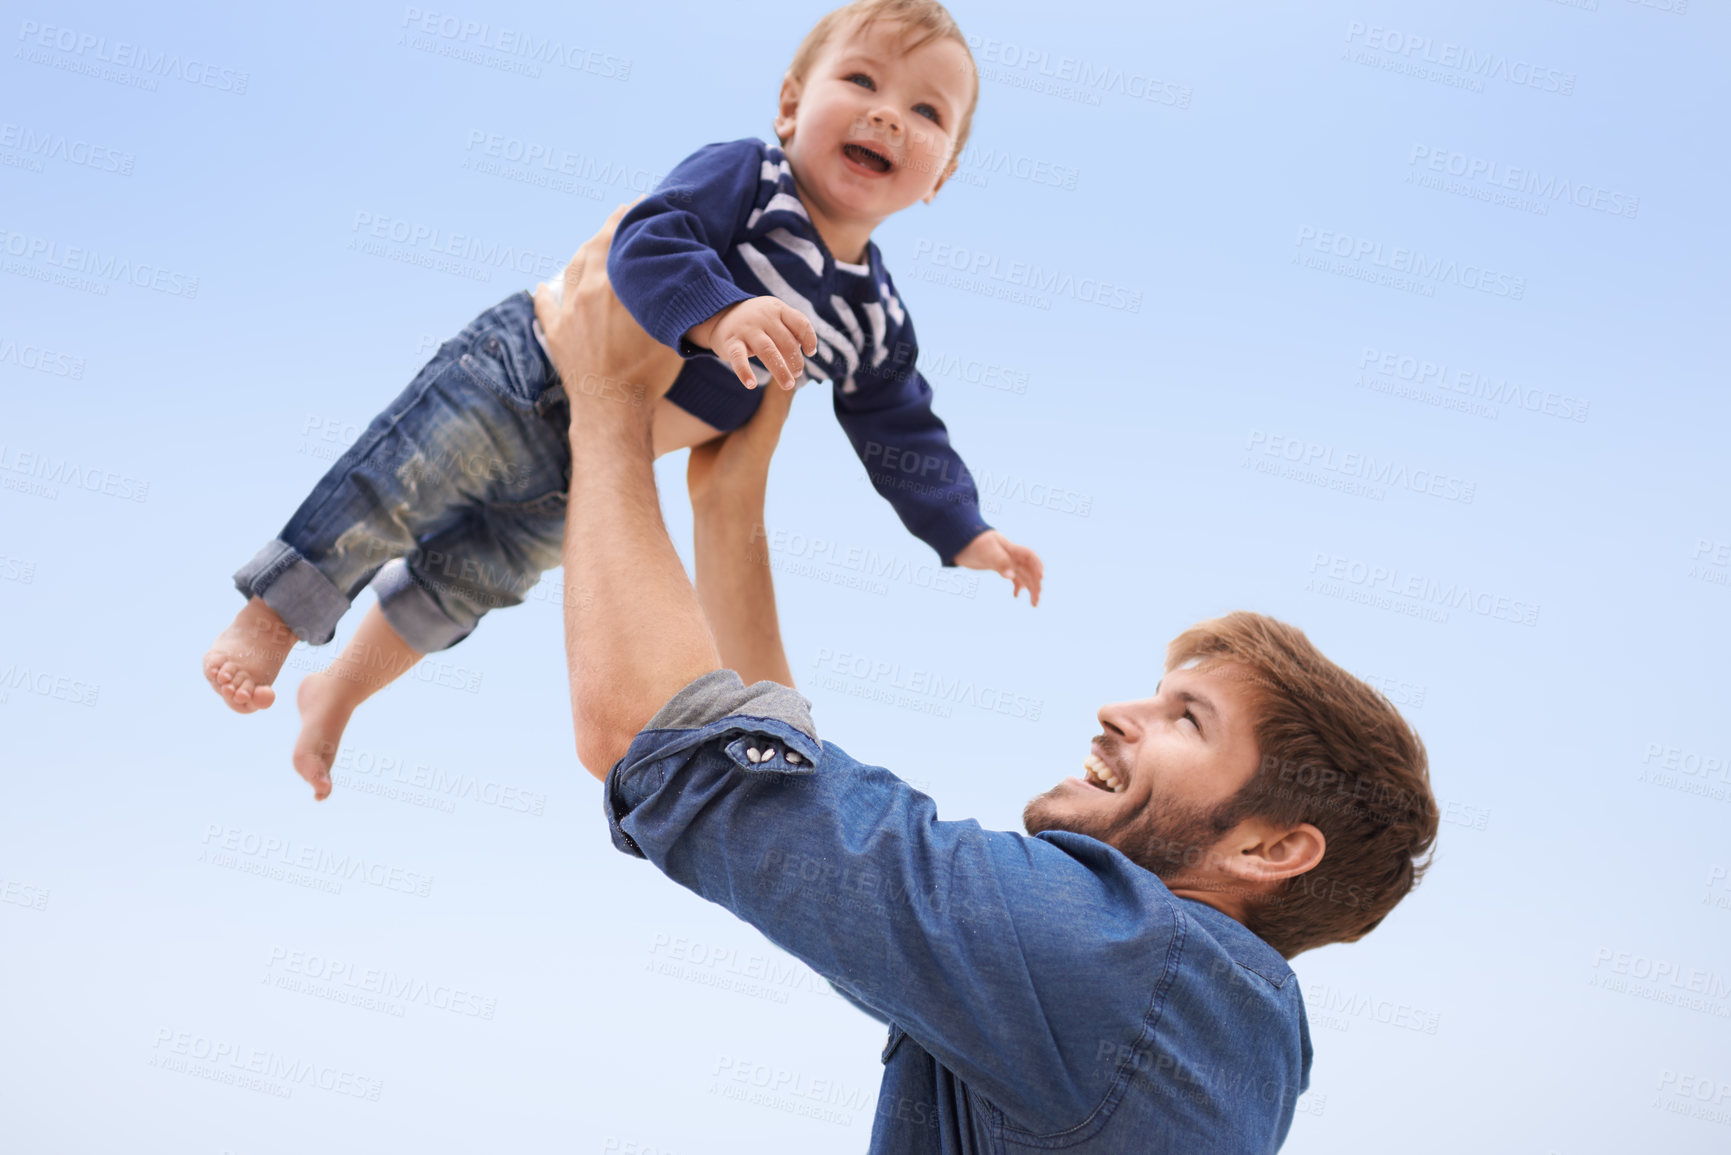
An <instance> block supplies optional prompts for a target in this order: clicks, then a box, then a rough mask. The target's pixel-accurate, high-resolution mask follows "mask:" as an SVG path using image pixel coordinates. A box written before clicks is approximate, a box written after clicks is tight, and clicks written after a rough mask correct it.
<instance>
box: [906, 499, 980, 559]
mask: <svg viewBox="0 0 1731 1155" xmlns="http://www.w3.org/2000/svg"><path fill="white" fill-rule="evenodd" d="M991 528H992V527H991V526H990V525H988V524H986V522H985V520H984V519H982V518H981V517H980V510H979V507H978V506H968V507H966V508H958V509H957V510H956V511H955V512H954V514H952V515H951V516H948V517H945V518H943V519H942V520H941V521H938V522H936V523H935V524H933V525H929V526H926V527H925V528H924V529H922V530H921V532H919V533H918V534H915V536H916V537H918V538H919V539H920V540H921V541H924V542H925V543H926V544H927V545H929V546H931V547H932V548H933V549H935V550H937V551H938V559H939V560H940V561H941V562H943V564H944V565H945V566H954V565H955V564H956V555H957V554H958V553H961V552H962V550H964V549H966V548H967V547H968V543H969V542H971V541H973V540H974V539H975V538H976V537H979V536H980V535H981V534H982V533H985V532H986V531H987V530H989V529H991Z"/></svg>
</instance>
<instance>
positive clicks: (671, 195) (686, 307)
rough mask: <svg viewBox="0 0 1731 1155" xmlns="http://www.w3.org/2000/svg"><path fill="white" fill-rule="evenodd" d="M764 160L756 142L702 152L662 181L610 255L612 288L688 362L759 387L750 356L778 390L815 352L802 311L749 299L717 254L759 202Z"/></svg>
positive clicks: (631, 215)
mask: <svg viewBox="0 0 1731 1155" xmlns="http://www.w3.org/2000/svg"><path fill="white" fill-rule="evenodd" d="M762 179H763V155H762V152H761V149H760V147H759V146H758V144H757V142H756V141H751V140H741V141H733V142H732V143H729V144H712V145H707V146H705V147H704V148H700V149H698V150H697V151H696V152H694V153H692V154H691V155H690V156H688V157H686V158H685V159H684V160H683V161H681V162H680V163H679V164H678V165H677V166H676V167H675V168H674V169H673V171H672V172H670V173H668V174H667V177H666V179H664V180H663V181H662V182H661V184H660V185H658V186H657V187H656V189H655V191H654V192H653V193H651V194H650V195H649V196H647V197H645V198H643V199H642V200H641V201H639V202H638V203H637V204H636V205H635V206H633V207H632V209H631V211H630V212H628V213H627V214H626V215H625V219H624V220H622V221H620V223H619V231H618V234H617V235H616V237H615V239H614V241H613V248H612V251H611V252H609V254H608V256H607V276H608V279H609V280H610V281H611V282H612V284H613V290H614V292H615V293H617V294H618V296H619V300H620V301H621V302H623V303H624V305H625V307H626V309H627V310H629V311H630V313H631V315H632V316H633V317H634V318H636V320H637V323H638V324H639V325H642V326H643V328H644V329H645V330H646V331H647V332H648V333H649V335H650V336H652V337H654V338H655V339H656V340H657V341H660V342H661V343H662V344H663V345H667V346H670V347H672V348H674V349H677V350H679V352H680V353H681V354H682V355H684V356H686V357H692V356H695V355H697V354H698V353H700V352H705V351H713V352H714V353H716V354H717V355H718V356H720V357H722V358H723V359H724V360H727V361H730V362H732V364H733V367H734V371H735V372H736V373H738V374H739V379H740V381H741V382H743V383H744V384H745V386H746V388H748V389H755V388H757V378H756V377H755V376H754V375H753V374H752V372H751V364H750V359H751V357H753V356H755V357H757V358H758V359H760V360H761V361H763V364H764V367H765V368H766V369H768V370H769V371H770V373H771V374H772V375H774V377H775V378H776V380H778V381H780V382H781V383H782V385H783V386H784V387H787V388H792V387H793V384H794V382H795V381H796V380H797V378H798V376H799V371H800V369H801V368H802V367H803V365H804V360H803V357H802V356H801V353H802V351H803V352H805V353H815V352H816V351H817V334H816V332H815V331H814V330H813V329H812V326H811V322H810V321H809V320H808V319H807V318H805V317H804V316H803V315H801V314H800V312H799V310H797V309H794V308H792V307H791V306H789V305H786V304H784V303H782V302H781V301H779V300H777V299H776V298H774V297H754V296H752V295H751V294H750V293H747V292H745V291H744V290H743V289H741V288H740V287H739V286H738V285H736V284H734V282H733V277H732V275H731V274H730V273H729V272H728V271H727V266H726V265H725V264H723V263H722V259H721V254H722V253H724V252H726V251H727V249H728V248H729V246H731V245H732V243H733V238H734V236H735V235H736V234H738V233H739V232H740V231H742V230H743V229H744V227H745V222H746V219H747V218H748V216H749V215H750V213H751V210H752V209H753V208H754V207H756V204H757V190H758V184H759V182H760V181H761V180H762Z"/></svg>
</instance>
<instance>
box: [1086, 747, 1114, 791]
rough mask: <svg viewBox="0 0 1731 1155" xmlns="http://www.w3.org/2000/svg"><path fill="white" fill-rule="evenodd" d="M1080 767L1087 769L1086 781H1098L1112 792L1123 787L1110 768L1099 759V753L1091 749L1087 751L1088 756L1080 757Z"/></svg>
mask: <svg viewBox="0 0 1731 1155" xmlns="http://www.w3.org/2000/svg"><path fill="white" fill-rule="evenodd" d="M1082 769H1083V770H1085V771H1087V774H1088V781H1090V782H1098V783H1100V784H1102V785H1103V786H1105V787H1106V788H1107V789H1108V790H1110V791H1112V793H1114V794H1117V793H1119V792H1121V791H1122V790H1123V789H1124V784H1123V783H1122V782H1120V781H1118V776H1117V775H1116V774H1113V773H1112V768H1111V767H1110V766H1108V765H1106V763H1104V762H1102V761H1100V757H1099V755H1097V754H1095V753H1094V752H1093V751H1089V752H1088V756H1087V757H1086V758H1084V759H1082Z"/></svg>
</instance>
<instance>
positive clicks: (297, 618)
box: [204, 293, 544, 713]
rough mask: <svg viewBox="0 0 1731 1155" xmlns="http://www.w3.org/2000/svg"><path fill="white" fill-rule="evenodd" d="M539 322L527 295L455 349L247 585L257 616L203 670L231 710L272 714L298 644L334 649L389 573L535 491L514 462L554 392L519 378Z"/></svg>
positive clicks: (294, 522) (243, 622)
mask: <svg viewBox="0 0 1731 1155" xmlns="http://www.w3.org/2000/svg"><path fill="white" fill-rule="evenodd" d="M532 316H533V304H532V303H531V302H530V301H529V298H528V295H527V294H521V293H520V294H515V295H514V296H513V297H511V298H508V299H507V300H506V301H504V302H501V303H500V304H499V305H497V306H495V307H494V308H492V309H489V310H488V311H487V312H485V313H483V314H481V315H480V316H479V317H477V318H476V319H475V321H473V322H471V323H470V325H469V326H468V327H467V328H465V329H464V330H463V332H462V333H460V334H459V335H458V336H457V337H456V338H454V339H453V340H451V341H448V342H446V343H445V345H444V346H442V347H441V348H440V349H439V351H438V353H437V354H435V355H434V357H433V359H432V360H431V361H429V362H428V363H427V365H426V367H425V368H423V369H422V370H421V372H420V373H419V374H418V375H417V376H416V377H415V380H414V381H413V382H412V383H411V384H410V385H409V387H408V388H407V389H406V390H404V391H403V393H402V394H401V395H400V396H398V397H397V399H396V400H395V401H393V402H392V403H391V404H390V406H388V407H387V408H386V410H385V411H384V412H383V413H381V414H380V415H379V416H378V417H377V418H375V419H374V420H373V422H372V424H370V425H369V426H368V427H367V429H366V431H365V432H364V433H362V435H361V437H360V439H359V440H357V441H356V442H355V444H354V445H353V446H351V447H350V448H349V450H348V451H347V452H345V453H344V454H343V456H342V457H341V459H339V460H338V461H337V463H336V464H335V465H333V466H332V467H331V469H330V470H329V471H328V472H327V473H326V474H325V476H324V477H323V478H322V479H321V480H320V481H319V483H318V485H317V486H316V487H315V488H314V489H313V492H312V494H311V495H310V496H309V497H308V498H307V499H306V501H304V502H302V504H301V507H300V508H299V509H298V510H297V511H296V512H295V514H294V516H293V517H292V518H291V519H290V520H289V522H288V524H287V525H286V526H285V527H284V528H283V530H282V532H281V533H280V534H279V535H278V536H277V538H276V539H274V540H273V541H271V542H269V543H268V544H267V545H266V546H265V547H264V548H263V549H262V550H260V551H259V553H258V554H257V555H256V556H255V557H254V558H253V559H252V560H251V561H250V562H248V563H247V564H246V565H245V566H243V567H242V568H241V570H240V571H239V572H238V573H236V574H235V585H236V588H238V589H239V590H240V591H241V592H242V593H243V594H245V595H246V596H247V599H248V600H247V606H246V608H244V609H243V610H242V611H241V613H240V614H239V615H238V616H237V617H236V618H235V621H234V623H233V624H231V625H230V626H229V628H228V629H226V630H224V631H223V633H222V634H220V635H218V638H217V641H216V642H215V643H214V644H213V646H212V647H211V650H210V652H209V653H208V654H206V656H205V660H204V673H205V677H206V678H207V679H208V680H209V682H210V684H211V687H212V689H214V690H216V691H217V692H218V693H219V694H221V695H222V697H223V699H224V700H225V701H226V702H227V703H228V704H229V706H230V707H231V708H233V709H235V710H236V711H238V712H240V713H251V712H252V711H253V710H255V709H261V708H264V707H266V706H268V705H270V703H271V701H272V700H274V698H275V694H274V692H273V691H272V690H271V689H270V684H271V683H272V682H273V681H274V680H275V679H276V676H277V674H278V672H279V671H280V669H281V667H282V664H283V660H284V659H285V658H286V657H287V655H288V651H289V649H290V648H292V646H293V642H294V639H295V638H299V639H300V640H302V641H306V642H309V643H311V644H313V645H322V644H323V643H325V642H327V641H329V640H330V639H331V636H332V635H333V633H334V632H335V630H336V623H337V620H338V619H339V618H340V617H341V616H342V615H343V613H344V612H346V611H347V609H348V607H349V604H350V602H351V601H352V600H353V599H354V597H355V595H356V594H358V593H359V592H360V589H361V587H362V586H364V585H366V584H367V582H368V581H370V580H371V579H372V577H373V575H374V574H375V573H377V572H378V570H379V568H380V567H381V566H383V565H384V564H385V563H386V562H388V561H390V560H391V559H392V558H396V557H401V556H403V555H404V554H406V553H408V552H410V551H411V550H413V549H414V548H416V545H417V542H419V541H420V540H421V539H422V538H424V537H425V536H426V535H428V534H432V533H437V532H439V531H440V530H442V529H444V528H446V527H448V526H449V525H450V524H451V523H452V522H453V521H454V520H457V519H458V518H460V517H461V516H462V515H463V514H464V512H465V511H466V510H468V509H470V508H472V507H473V506H474V505H475V504H477V503H479V502H484V501H488V500H493V499H495V498H497V497H499V496H500V495H503V496H504V497H505V498H506V499H507V500H508V499H511V498H512V497H513V496H517V495H520V494H521V493H522V492H523V490H522V489H521V488H520V487H519V484H518V483H519V481H520V480H521V479H520V478H519V477H518V476H517V475H516V474H515V473H514V472H513V470H514V465H513V463H512V462H511V461H510V460H504V459H505V458H509V457H510V456H511V449H512V446H511V443H510V441H509V439H508V437H509V433H510V427H511V426H512V424H513V423H514V422H515V421H516V420H517V419H518V418H519V417H520V416H521V415H523V414H528V413H533V412H535V411H536V395H535V390H537V389H539V388H541V387H542V386H543V385H544V382H543V381H531V380H528V379H526V377H525V375H524V374H521V373H517V372H515V367H516V366H517V365H518V364H519V363H521V361H522V355H521V351H520V346H522V345H523V344H524V343H525V342H528V343H530V344H532V343H533V338H532V337H531V336H530V335H529V331H528V326H529V319H530V318H531V317H532ZM517 330H521V332H518V331H517ZM404 636H405V637H408V638H409V639H410V640H411V641H414V640H415V639H414V637H413V635H412V634H405V635H404Z"/></svg>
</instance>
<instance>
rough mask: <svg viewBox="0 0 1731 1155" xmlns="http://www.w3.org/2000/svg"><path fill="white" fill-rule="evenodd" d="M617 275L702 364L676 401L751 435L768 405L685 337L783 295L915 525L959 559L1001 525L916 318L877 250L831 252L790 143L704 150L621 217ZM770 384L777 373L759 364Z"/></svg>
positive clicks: (613, 266)
mask: <svg viewBox="0 0 1731 1155" xmlns="http://www.w3.org/2000/svg"><path fill="white" fill-rule="evenodd" d="M607 275H608V277H609V279H611V281H612V282H613V289H614V291H615V292H616V293H618V294H619V299H620V301H622V302H624V304H625V307H626V308H627V309H629V310H630V311H631V315H632V316H633V317H635V318H636V319H637V323H638V324H640V325H642V326H643V327H644V329H646V330H647V331H648V332H649V333H650V335H652V336H653V337H654V338H655V339H656V340H658V341H660V342H662V343H663V344H665V345H670V346H672V347H673V348H676V349H678V350H679V351H680V352H681V353H682V354H683V355H684V356H686V357H687V358H689V360H688V361H687V362H686V365H685V368H684V369H683V370H681V372H680V374H679V378H678V379H677V380H676V381H674V383H673V388H672V389H671V390H669V391H668V394H667V396H668V399H669V400H671V401H672V402H673V403H674V404H676V405H678V406H679V407H680V408H682V409H684V410H685V411H687V412H688V413H691V414H692V415H693V416H696V417H699V418H702V419H703V420H704V421H707V422H709V424H711V425H713V426H715V427H716V428H717V429H723V430H731V429H738V428H739V427H740V426H741V425H744V424H745V423H746V422H747V421H748V420H750V418H751V415H752V414H753V413H755V412H756V411H757V406H758V405H759V404H760V403H761V402H762V400H763V392H762V390H761V389H755V390H754V389H747V388H745V387H744V386H743V385H741V384H740V383H739V379H738V378H737V377H736V376H734V373H733V369H732V368H731V367H730V366H729V365H728V364H727V363H726V362H725V361H723V360H721V359H720V358H719V357H716V356H714V355H713V354H711V353H710V352H709V351H708V350H706V349H701V348H698V347H697V346H695V345H692V344H691V343H690V342H688V341H686V340H685V339H684V337H685V333H686V332H687V331H688V330H689V329H690V328H691V327H692V326H693V325H696V324H697V323H699V322H700V321H705V320H708V319H709V318H710V317H712V316H714V315H715V314H716V313H718V312H720V311H721V310H722V309H724V308H726V307H727V306H729V305H731V304H734V303H735V302H737V301H744V300H747V299H749V298H751V297H761V296H774V297H778V298H780V299H781V300H783V301H785V302H787V303H788V304H789V305H792V306H793V307H794V308H796V309H798V310H799V311H800V312H801V313H804V314H805V315H806V317H807V318H808V319H809V320H810V321H811V323H812V326H813V327H814V328H815V329H816V330H817V338H818V350H817V354H816V356H813V357H807V358H806V362H805V364H806V375H807V377H809V378H813V379H818V378H822V379H827V380H829V381H831V382H833V383H834V385H835V390H834V393H835V415H836V420H838V421H840V422H841V427H842V429H843V430H844V431H846V433H847V436H848V440H849V441H851V442H852V443H853V447H854V452H855V453H857V454H859V459H860V461H861V462H863V463H864V464H865V468H866V474H867V476H869V477H870V478H871V482H872V485H873V486H874V487H875V488H876V489H877V491H878V492H879V493H880V494H882V495H883V496H884V498H885V499H886V500H887V501H888V502H889V503H890V504H891V505H892V506H894V507H895V511H896V513H897V514H898V515H900V517H901V519H902V524H903V525H905V526H907V527H908V532H910V533H912V534H913V535H914V536H915V537H917V538H919V539H920V540H921V541H923V542H925V543H926V544H927V545H929V546H931V547H932V548H933V549H935V550H937V552H938V557H939V558H941V559H942V560H943V564H945V565H953V564H955V556H956V554H957V553H959V552H960V551H961V549H962V547H963V546H965V545H967V544H968V543H969V542H970V541H972V540H973V539H974V538H975V537H976V536H978V535H979V534H980V533H982V532H984V531H985V530H987V529H989V528H991V527H990V526H988V525H987V524H986V523H985V522H984V521H983V520H981V518H980V500H979V494H978V492H977V491H976V490H975V488H974V481H973V477H972V476H971V475H970V474H969V473H968V469H967V466H966V465H964V464H963V463H962V459H961V457H960V456H959V455H958V454H957V453H956V451H955V449H954V448H952V447H951V445H950V437H949V433H948V431H947V430H946V429H945V428H944V423H943V422H942V421H940V420H939V419H938V417H937V415H936V414H935V413H933V412H932V390H931V386H929V385H927V384H926V381H925V378H924V377H922V376H920V374H919V371H918V370H916V369H915V368H914V361H915V359H916V358H917V356H918V352H919V348H918V346H917V345H916V343H915V341H914V326H913V322H912V320H910V319H909V317H908V315H907V313H906V312H905V311H904V310H903V309H902V304H901V301H900V300H899V299H898V298H897V297H896V292H895V286H894V284H893V283H892V282H891V280H890V275H889V273H888V272H887V271H886V270H885V269H884V265H883V256H882V254H880V253H879V252H878V247H877V245H875V244H872V243H869V242H868V243H867V245H866V263H865V264H863V265H849V264H843V263H841V262H838V261H837V260H836V259H835V258H834V257H833V256H831V255H830V252H829V249H828V248H827V247H826V246H825V245H824V243H823V240H822V238H821V237H819V236H818V234H817V230H816V229H815V228H814V227H813V226H812V223H811V218H810V217H808V216H806V212H805V206H804V205H802V204H801V203H800V200H799V194H798V193H797V192H796V191H795V188H794V181H793V171H792V170H791V169H790V168H789V167H788V164H787V160H786V158H785V157H784V156H783V155H782V152H781V150H780V149H779V148H774V147H772V146H770V145H766V144H764V143H763V142H762V141H758V140H751V139H747V140H736V141H732V142H731V143H728V144H711V145H707V146H705V147H704V148H701V149H699V150H698V151H697V152H695V153H693V154H692V155H690V156H689V157H687V158H685V160H683V161H681V162H680V164H679V166H678V167H677V168H675V169H674V170H673V171H672V172H670V173H668V174H667V177H666V179H665V180H663V181H662V182H661V184H660V186H659V187H658V188H656V190H655V191H654V192H653V193H652V194H650V195H649V196H648V197H645V198H644V199H643V200H642V201H640V202H639V203H638V204H637V205H636V206H635V207H634V208H632V210H631V211H630V212H629V213H627V214H626V215H625V219H624V220H623V221H621V222H620V223H619V231H618V232H617V233H616V234H615V236H614V238H613V249H612V252H611V253H610V254H609V256H608V258H607ZM752 367H753V369H755V370H756V371H757V377H758V381H759V382H760V383H767V382H768V381H769V373H768V371H767V370H765V369H764V368H762V367H761V366H760V365H758V364H757V363H756V362H755V361H754V362H753V363H752Z"/></svg>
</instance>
